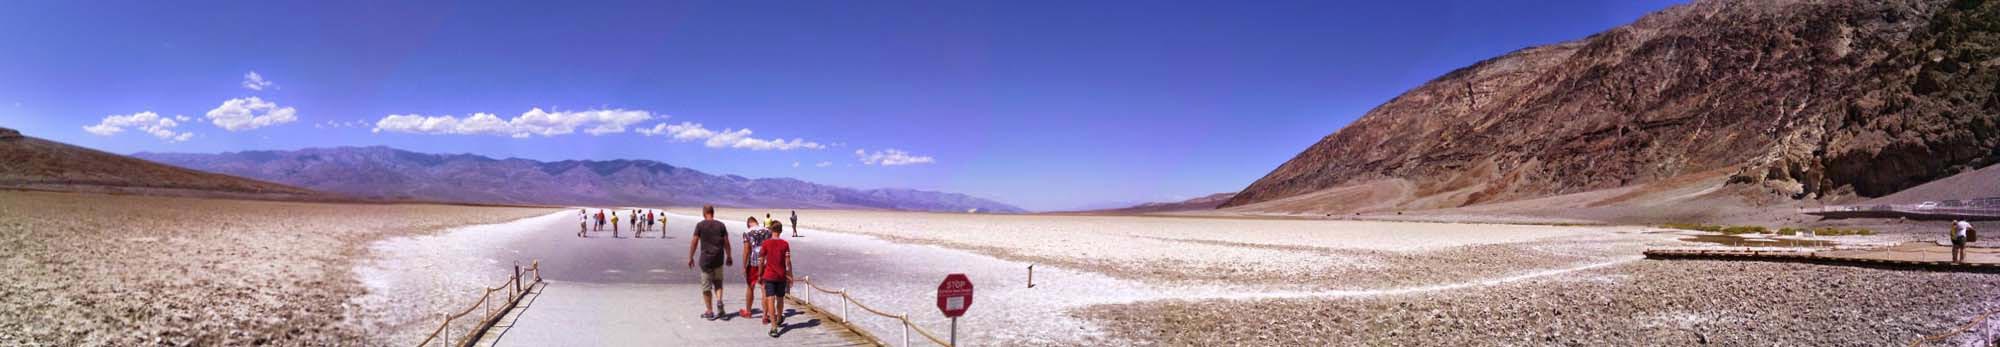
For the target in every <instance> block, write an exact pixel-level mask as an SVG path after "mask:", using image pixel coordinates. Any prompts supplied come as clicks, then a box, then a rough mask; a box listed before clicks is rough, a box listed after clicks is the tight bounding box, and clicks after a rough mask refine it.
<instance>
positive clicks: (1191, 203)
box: [1080, 193, 1236, 214]
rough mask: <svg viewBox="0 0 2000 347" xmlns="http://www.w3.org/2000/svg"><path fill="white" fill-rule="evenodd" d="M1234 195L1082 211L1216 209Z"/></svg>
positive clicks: (1208, 196)
mask: <svg viewBox="0 0 2000 347" xmlns="http://www.w3.org/2000/svg"><path fill="white" fill-rule="evenodd" d="M1234 196H1236V193H1215V194H1209V195H1205V196H1202V197H1198V198H1193V199H1187V200H1181V201H1174V202H1149V203H1144V204H1138V205H1133V206H1131V207H1125V208H1114V209H1108V210H1095V211H1082V212H1080V213H1105V214H1131V213H1157V212H1179V211H1204V210H1213V209H1215V207H1216V206H1222V203H1223V202H1226V201H1229V198H1230V197H1234Z"/></svg>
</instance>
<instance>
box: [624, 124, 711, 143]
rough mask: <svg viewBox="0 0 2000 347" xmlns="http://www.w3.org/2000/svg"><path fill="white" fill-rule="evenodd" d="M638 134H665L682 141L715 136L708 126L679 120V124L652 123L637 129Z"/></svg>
mask: <svg viewBox="0 0 2000 347" xmlns="http://www.w3.org/2000/svg"><path fill="white" fill-rule="evenodd" d="M639 134H640V135H646V136H657V135H666V136H667V137H670V138H673V139H674V141H683V142H685V141H694V140H700V139H705V138H709V137H714V136H715V132H714V131H711V130H708V128H703V127H702V126H701V123H695V122H681V124H672V125H669V124H667V123H660V124H654V125H653V127H652V128H649V129H639Z"/></svg>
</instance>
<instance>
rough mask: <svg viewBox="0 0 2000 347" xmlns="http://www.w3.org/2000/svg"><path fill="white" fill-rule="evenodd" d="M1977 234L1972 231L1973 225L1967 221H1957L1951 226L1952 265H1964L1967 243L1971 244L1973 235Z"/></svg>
mask: <svg viewBox="0 0 2000 347" xmlns="http://www.w3.org/2000/svg"><path fill="white" fill-rule="evenodd" d="M1977 232H1978V231H1973V230H1972V223H1968V222H1966V221H1962V220H1961V221H1956V222H1953V223H1952V225H1951V262H1952V263H1963V262H1965V243H1966V242H1971V241H1972V240H1971V238H1972V234H1973V233H1977Z"/></svg>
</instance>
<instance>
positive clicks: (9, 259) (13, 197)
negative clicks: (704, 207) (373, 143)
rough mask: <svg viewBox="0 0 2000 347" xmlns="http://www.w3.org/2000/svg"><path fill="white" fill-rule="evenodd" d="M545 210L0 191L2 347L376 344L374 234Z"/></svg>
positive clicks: (411, 231)
mask: <svg viewBox="0 0 2000 347" xmlns="http://www.w3.org/2000/svg"><path fill="white" fill-rule="evenodd" d="M551 211H552V210H551V209H534V208H497V207H467V206H445V205H352V204H316V203H285V202H262V201H238V200H214V199H193V198H162V197H141V196H116V195H94V194H72V193H41V192H18V191H0V250H4V252H0V278H6V279H7V280H6V281H0V293H5V294H6V295H0V345H8V346H12V345H56V346H75V345H119V346H135V345H204V346H207V345H253V344H273V345H361V344H374V342H371V340H369V339H370V338H372V336H370V335H369V334H368V333H366V332H365V331H364V330H363V329H362V328H360V327H357V326H355V325H354V324H351V322H349V321H348V320H347V319H346V318H345V317H349V316H351V315H352V314H354V313H355V312H358V311H360V310H359V308H358V307H355V306H354V305H351V304H346V302H348V300H349V299H350V298H352V297H355V296H358V295H361V294H362V292H363V291H364V289H363V286H362V285H361V283H360V282H359V281H358V280H356V279H355V276H354V273H353V272H352V271H351V269H352V267H353V264H354V263H355V261H356V259H358V258H360V257H361V256H362V255H364V254H365V253H366V252H365V251H364V250H365V246H366V245H367V244H368V243H369V242H371V241H374V240H377V239H381V238H384V237H390V236H399V235H413V234H421V233H426V232H430V231H434V230H439V229H443V228H446V227H450V226H454V225H462V224H475V223H493V222H500V221H505V220H511V219H518V218H522V217H528V216H533V215H537V214H544V213H549V212H551Z"/></svg>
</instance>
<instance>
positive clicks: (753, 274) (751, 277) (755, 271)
mask: <svg viewBox="0 0 2000 347" xmlns="http://www.w3.org/2000/svg"><path fill="white" fill-rule="evenodd" d="M763 270H764V268H763V267H758V266H749V267H744V268H743V284H748V285H751V286H756V285H757V278H758V277H764V276H762V275H763V274H764V273H763V272H762V271H763Z"/></svg>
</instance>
